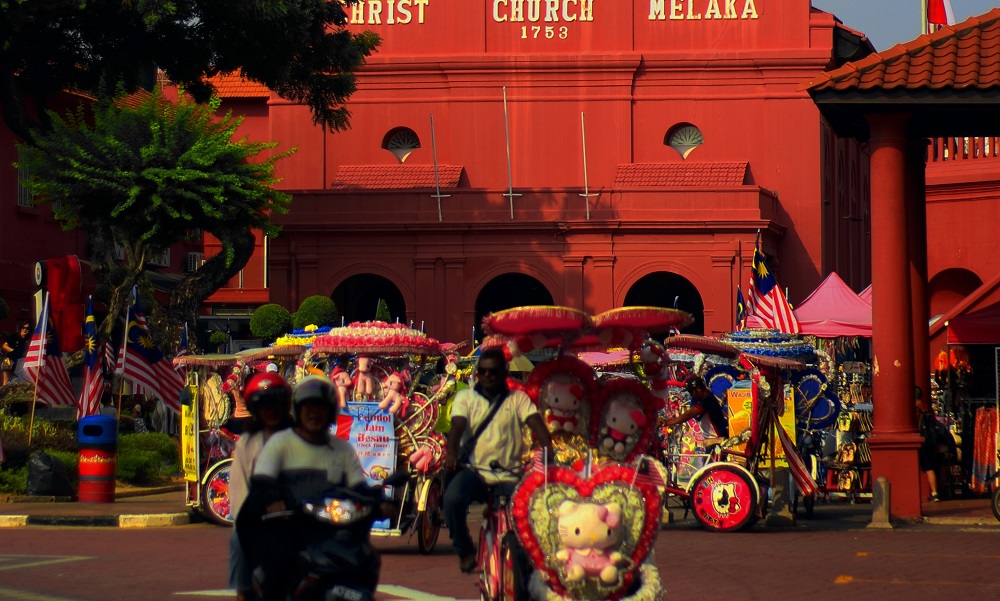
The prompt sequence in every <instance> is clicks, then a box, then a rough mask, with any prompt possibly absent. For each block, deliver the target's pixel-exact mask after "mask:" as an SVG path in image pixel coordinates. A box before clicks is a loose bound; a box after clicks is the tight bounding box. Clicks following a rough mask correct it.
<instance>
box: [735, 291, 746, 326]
mask: <svg viewBox="0 0 1000 601" xmlns="http://www.w3.org/2000/svg"><path fill="white" fill-rule="evenodd" d="M746 321H747V304H746V301H744V300H743V290H741V289H740V288H739V286H737V287H736V331H737V332H738V331H740V330H742V329H743V326H744V325H745V324H746Z"/></svg>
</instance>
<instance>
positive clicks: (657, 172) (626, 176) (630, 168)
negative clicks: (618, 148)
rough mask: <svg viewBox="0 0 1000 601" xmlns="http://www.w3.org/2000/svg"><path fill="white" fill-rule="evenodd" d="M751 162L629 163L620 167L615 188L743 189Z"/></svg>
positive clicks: (616, 174) (616, 175)
mask: <svg viewBox="0 0 1000 601" xmlns="http://www.w3.org/2000/svg"><path fill="white" fill-rule="evenodd" d="M748 166H749V163H628V164H624V165H618V171H617V173H615V188H654V187H655V188H675V187H702V188H704V187H728V186H742V185H743V184H744V182H745V181H746V175H747V167H748Z"/></svg>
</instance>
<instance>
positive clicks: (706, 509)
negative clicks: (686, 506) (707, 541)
mask: <svg viewBox="0 0 1000 601" xmlns="http://www.w3.org/2000/svg"><path fill="white" fill-rule="evenodd" d="M756 496H757V495H756V494H754V487H753V482H752V481H751V480H750V476H748V475H747V474H746V473H745V472H743V471H742V470H739V469H737V468H736V467H734V466H730V465H726V464H724V463H720V464H716V465H713V466H711V467H709V468H708V469H706V470H705V471H703V472H702V473H701V475H700V476H698V479H697V480H695V483H694V485H693V486H692V487H691V495H690V499H689V502H690V504H691V511H692V512H693V513H694V517H695V519H696V520H698V523H699V524H701V525H702V527H703V528H705V529H706V530H710V531H713V532H733V531H736V530H740V529H742V528H745V527H747V526H749V525H751V524H753V523H754V522H755V521H756V517H757V503H758V499H757V498H756Z"/></svg>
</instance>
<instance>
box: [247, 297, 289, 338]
mask: <svg viewBox="0 0 1000 601" xmlns="http://www.w3.org/2000/svg"><path fill="white" fill-rule="evenodd" d="M291 327H292V315H291V313H289V312H288V309H286V308H284V307H282V306H281V305H278V304H275V303H268V304H266V305H261V306H260V307H257V310H255V311H254V312H253V315H251V316H250V333H251V334H253V335H254V336H256V337H257V338H260V339H261V340H262V341H264V343H265V344H270V343H271V342H274V341H275V340H276V339H277V338H278V336H281V335H282V334H284V333H286V332H288V330H290V329H291Z"/></svg>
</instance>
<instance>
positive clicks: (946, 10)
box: [927, 0, 955, 25]
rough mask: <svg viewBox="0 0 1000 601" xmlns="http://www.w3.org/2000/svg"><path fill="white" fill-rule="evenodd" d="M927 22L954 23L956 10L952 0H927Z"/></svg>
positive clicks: (938, 23) (935, 23) (936, 23)
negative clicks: (953, 7) (953, 8)
mask: <svg viewBox="0 0 1000 601" xmlns="http://www.w3.org/2000/svg"><path fill="white" fill-rule="evenodd" d="M927 22H928V23H931V24H934V25H954V24H955V12H954V11H953V10H952V9H951V0H927Z"/></svg>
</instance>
